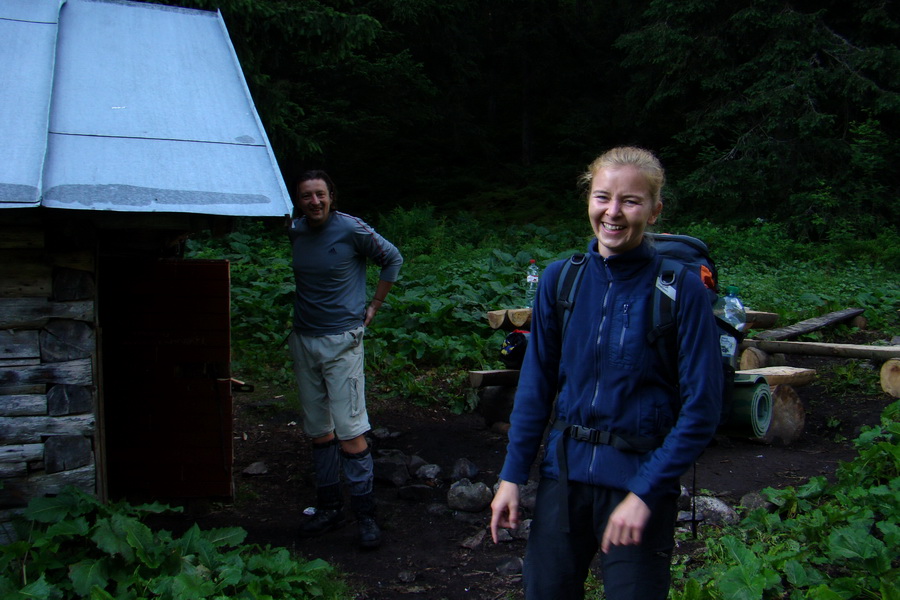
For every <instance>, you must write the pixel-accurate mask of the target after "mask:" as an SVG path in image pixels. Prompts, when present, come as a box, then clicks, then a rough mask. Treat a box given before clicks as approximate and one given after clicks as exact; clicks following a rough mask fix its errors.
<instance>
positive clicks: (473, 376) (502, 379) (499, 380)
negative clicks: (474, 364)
mask: <svg viewBox="0 0 900 600" xmlns="http://www.w3.org/2000/svg"><path fill="white" fill-rule="evenodd" d="M518 383H519V370H518V369H497V370H495V371H469V385H471V386H472V387H473V388H483V387H487V386H491V385H512V386H515V385H517V384H518Z"/></svg>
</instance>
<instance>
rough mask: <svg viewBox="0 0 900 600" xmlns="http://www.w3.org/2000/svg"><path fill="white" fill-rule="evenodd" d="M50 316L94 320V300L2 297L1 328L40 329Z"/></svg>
mask: <svg viewBox="0 0 900 600" xmlns="http://www.w3.org/2000/svg"><path fill="white" fill-rule="evenodd" d="M50 318H58V319H75V320H76V321H93V320H94V302H93V300H77V301H74V302H50V301H48V300H47V299H46V298H0V328H2V329H19V328H34V329H39V328H41V327H43V326H44V325H46V324H47V321H48V320H49V319H50Z"/></svg>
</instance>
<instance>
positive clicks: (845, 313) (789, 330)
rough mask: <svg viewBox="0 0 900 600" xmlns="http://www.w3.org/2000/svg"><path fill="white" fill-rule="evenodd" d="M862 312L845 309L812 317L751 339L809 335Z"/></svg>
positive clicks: (778, 338)
mask: <svg viewBox="0 0 900 600" xmlns="http://www.w3.org/2000/svg"><path fill="white" fill-rule="evenodd" d="M864 312H865V309H863V308H845V309H844V310H839V311H836V312H832V313H828V314H827V315H822V316H820V317H814V318H812V319H806V320H805V321H800V322H799V323H794V324H793V325H788V326H787V327H782V328H780V329H770V330H768V331H763V332H762V333H759V334H757V335H754V336H753V337H754V339H757V340H789V339H791V338H795V337H797V336H799V335H803V334H804V333H810V332H813V331H817V330H819V329H823V328H825V327H828V326H829V325H834V324H835V323H841V322H842V321H849V320H850V319H852V318H853V317H857V316H859V315H861V314H862V313H864Z"/></svg>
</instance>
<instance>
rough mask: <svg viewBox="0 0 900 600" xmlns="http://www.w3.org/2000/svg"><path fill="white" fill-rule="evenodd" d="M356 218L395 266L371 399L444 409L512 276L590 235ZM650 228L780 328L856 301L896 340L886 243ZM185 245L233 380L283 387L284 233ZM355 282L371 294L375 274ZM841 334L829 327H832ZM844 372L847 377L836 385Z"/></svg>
mask: <svg viewBox="0 0 900 600" xmlns="http://www.w3.org/2000/svg"><path fill="white" fill-rule="evenodd" d="M566 202H570V203H571V205H572V206H577V205H578V201H577V200H570V201H568V200H567V201H566ZM369 221H370V222H371V223H372V224H373V225H374V226H375V227H376V228H377V229H378V231H379V232H380V233H382V234H383V235H384V236H385V237H386V238H387V239H389V240H391V241H392V242H394V243H396V244H397V245H398V247H399V248H400V249H401V251H402V252H403V254H404V257H405V260H406V262H405V264H404V266H403V270H402V272H401V280H400V282H399V283H398V284H397V285H396V286H395V287H394V289H393V291H392V292H391V294H390V296H389V297H388V302H387V304H386V305H385V307H384V308H382V310H381V311H380V312H379V314H378V317H377V321H376V323H375V325H374V326H373V327H372V328H371V330H370V336H369V338H368V339H367V342H366V344H367V345H366V352H367V357H366V358H367V365H368V368H369V370H370V372H371V373H372V374H373V375H374V377H373V378H372V381H373V382H375V383H376V384H377V385H376V386H375V387H374V392H375V393H380V394H383V395H387V396H403V397H410V398H413V399H415V400H416V401H417V402H423V403H434V402H446V403H448V404H449V405H450V406H451V407H452V408H453V409H454V410H458V411H462V410H465V409H466V408H468V407H470V404H469V403H470V398H469V396H468V394H467V392H468V390H467V386H466V372H467V371H468V370H475V369H489V368H501V367H502V365H501V363H500V361H499V354H498V352H499V348H500V344H501V343H502V341H503V336H504V334H503V333H502V332H500V331H492V330H491V329H490V328H489V327H488V324H487V320H486V318H485V313H486V312H487V311H489V310H495V309H499V308H514V307H518V306H521V305H522V304H523V300H524V299H523V291H522V279H523V277H524V272H525V266H526V265H527V264H528V261H529V260H530V259H531V258H534V259H536V260H537V263H538V265H539V266H541V267H542V268H543V267H545V266H546V265H547V264H549V263H550V262H552V261H553V260H556V259H559V258H562V257H565V256H568V255H569V254H571V253H572V252H575V251H579V250H582V249H583V248H584V247H585V246H586V244H587V242H588V239H589V235H590V230H589V228H588V224H587V222H586V218H585V217H583V216H582V215H580V214H579V215H558V217H557V219H555V220H554V225H553V227H552V228H550V227H545V226H539V225H534V224H526V225H507V226H502V227H497V226H496V225H494V224H493V223H495V222H498V221H496V220H492V219H491V217H490V215H488V216H486V217H484V218H478V217H476V216H474V215H473V214H472V213H460V214H456V215H452V216H450V215H443V214H440V213H439V212H438V211H436V210H435V209H434V208H433V207H428V206H422V207H414V208H411V209H403V208H395V209H394V210H393V211H392V212H391V213H390V214H387V215H381V216H377V215H376V218H372V219H369ZM659 229H660V230H664V231H669V232H671V233H685V234H689V235H695V236H697V237H699V238H701V239H703V240H705V241H706V242H707V243H708V244H709V245H710V247H711V249H712V251H713V255H714V257H715V259H716V260H717V263H718V265H719V269H720V282H721V284H723V285H737V286H739V287H740V290H741V292H740V293H741V296H742V298H743V300H744V302H745V303H746V304H747V305H748V307H750V308H752V309H754V310H761V311H770V312H776V313H778V314H780V315H781V322H782V323H791V322H795V321H797V320H800V319H805V318H809V317H812V316H816V315H820V314H823V313H826V312H829V311H832V310H837V309H841V308H847V307H860V308H864V309H865V310H866V312H865V315H866V317H867V318H868V321H869V328H870V329H873V330H876V331H879V332H882V333H883V334H884V335H885V336H886V337H888V338H889V337H890V336H892V335H898V334H900V319H898V309H900V278H898V277H897V271H896V265H897V264H900V263H898V261H897V260H896V257H897V254H898V251H900V245H898V243H897V241H896V240H895V239H888V238H887V237H884V238H882V239H880V241H878V242H871V243H865V244H864V247H860V248H858V249H856V251H852V252H851V251H849V248H848V245H847V244H838V243H824V242H823V243H818V244H809V243H799V242H797V241H796V240H794V239H793V237H792V236H791V234H790V233H789V232H788V231H787V229H786V228H784V227H782V226H780V225H778V224H771V223H764V222H760V223H753V224H752V225H751V226H749V227H746V228H736V227H731V226H716V225H713V224H711V223H696V224H689V225H684V226H678V225H677V224H675V223H669V222H666V223H665V224H664V225H663V226H661V227H660V228H659ZM861 244H862V242H861ZM189 249H190V251H189V255H190V256H193V257H200V258H225V259H228V260H229V261H230V262H231V276H232V338H233V354H234V370H235V372H236V373H237V374H238V376H239V377H244V378H247V379H250V380H255V381H257V382H266V383H272V384H289V383H290V382H291V381H292V374H291V370H290V361H289V357H288V353H287V349H286V347H285V346H284V345H283V342H284V340H285V338H286V336H287V334H288V332H289V331H290V323H291V311H292V293H293V274H292V272H291V268H290V260H289V248H288V245H287V240H286V237H285V234H284V232H283V231H281V230H279V229H278V228H277V227H276V228H275V229H274V230H267V229H265V228H264V227H263V226H262V225H260V224H259V223H255V222H246V223H242V224H241V228H240V230H239V231H238V232H235V233H232V234H229V235H227V236H224V237H221V238H216V239H210V238H206V237H202V238H197V239H194V240H191V242H190V245H189ZM369 277H370V284H371V285H372V289H374V285H375V281H376V279H377V269H376V268H375V267H372V268H371V269H370V272H369ZM847 327H848V326H846V325H844V326H840V327H838V328H837V329H836V331H837V332H838V334H841V333H846V332H847ZM858 376H859V372H858V371H857V372H856V373H853V374H851V373H847V375H846V379H847V380H848V381H849V380H850V379H851V378H858ZM286 387H287V388H288V389H292V386H290V385H288V386H286Z"/></svg>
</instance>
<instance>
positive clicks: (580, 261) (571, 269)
mask: <svg viewBox="0 0 900 600" xmlns="http://www.w3.org/2000/svg"><path fill="white" fill-rule="evenodd" d="M585 259H586V256H585V255H584V254H582V253H578V254H573V255H572V256H571V257H570V258H569V260H567V261H566V264H565V265H563V268H562V271H560V273H559V279H557V280H556V322H557V323H558V324H559V332H560V340H562V339H564V338H565V335H566V327H568V325H569V316H571V314H572V309H573V308H574V307H575V293H576V292H577V291H578V284H579V283H580V282H581V274H582V272H583V269H582V267H583V266H584V264H585V262H586V260H585Z"/></svg>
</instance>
